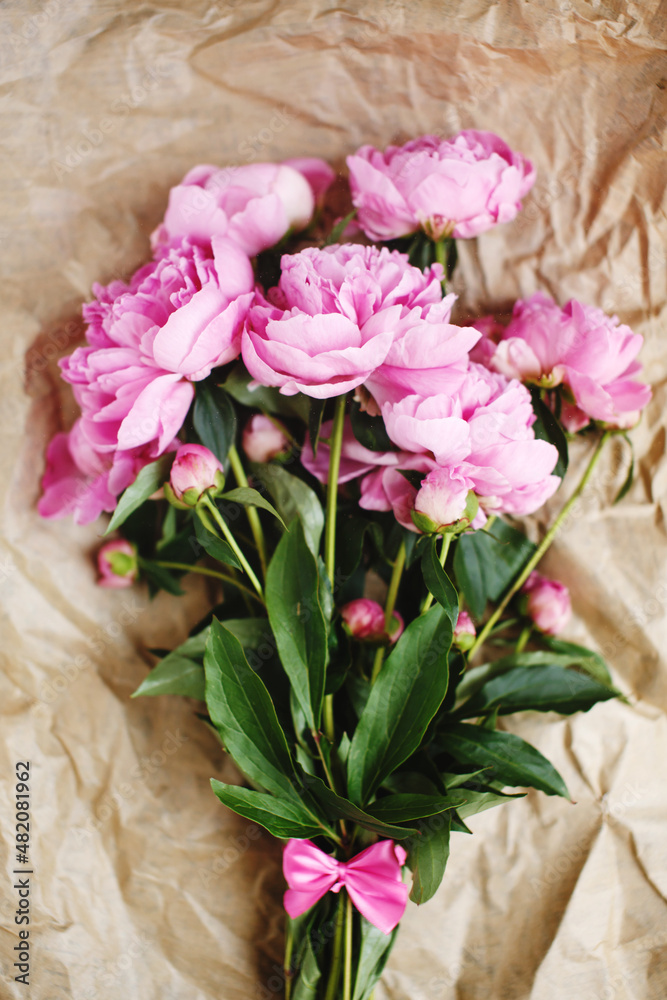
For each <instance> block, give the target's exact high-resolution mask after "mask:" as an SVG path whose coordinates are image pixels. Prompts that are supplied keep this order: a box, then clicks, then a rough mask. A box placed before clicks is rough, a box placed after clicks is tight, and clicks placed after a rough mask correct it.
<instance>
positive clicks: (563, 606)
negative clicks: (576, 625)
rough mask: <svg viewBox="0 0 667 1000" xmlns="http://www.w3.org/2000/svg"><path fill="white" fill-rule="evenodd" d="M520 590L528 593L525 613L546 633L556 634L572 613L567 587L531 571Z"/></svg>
mask: <svg viewBox="0 0 667 1000" xmlns="http://www.w3.org/2000/svg"><path fill="white" fill-rule="evenodd" d="M521 590H522V593H524V594H527V595H528V599H527V601H526V614H527V615H528V617H529V618H532V620H533V622H534V624H535V626H536V627H537V628H538V629H539V630H540V632H546V634H547V635H557V634H558V632H560V631H561V630H562V629H563V628H564V627H565V625H566V624H567V622H568V620H569V618H570V614H571V613H572V606H571V604H570V592H569V590H568V589H567V587H566V586H565V585H564V584H562V583H559V582H558V581H557V580H550V579H549V578H548V577H546V576H542V575H541V573H536V572H535V571H533V572H532V573H531V574H530V576H529V577H528V579H527V580H526V582H525V583H524V585H523V587H522V588H521Z"/></svg>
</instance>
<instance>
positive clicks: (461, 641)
mask: <svg viewBox="0 0 667 1000" xmlns="http://www.w3.org/2000/svg"><path fill="white" fill-rule="evenodd" d="M476 635H477V630H476V629H475V626H474V624H473V620H472V618H471V617H470V615H469V614H468V612H467V611H459V617H458V619H457V622H456V626H455V628H454V645H455V646H458V647H459V649H460V650H462V651H463V652H465V651H466V650H467V649H470V647H471V646H472V644H473V643H474V641H475V636H476Z"/></svg>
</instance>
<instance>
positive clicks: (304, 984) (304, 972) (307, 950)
mask: <svg viewBox="0 0 667 1000" xmlns="http://www.w3.org/2000/svg"><path fill="white" fill-rule="evenodd" d="M321 978H322V973H321V971H320V967H319V965H318V964H317V958H316V956H315V952H314V951H313V943H312V941H311V939H310V935H309V934H308V935H306V941H305V945H304V949H303V954H302V956H301V965H300V967H299V973H298V979H297V980H296V983H295V985H294V989H293V990H292V1000H317V995H318V991H317V984H318V983H319V981H320V979H321Z"/></svg>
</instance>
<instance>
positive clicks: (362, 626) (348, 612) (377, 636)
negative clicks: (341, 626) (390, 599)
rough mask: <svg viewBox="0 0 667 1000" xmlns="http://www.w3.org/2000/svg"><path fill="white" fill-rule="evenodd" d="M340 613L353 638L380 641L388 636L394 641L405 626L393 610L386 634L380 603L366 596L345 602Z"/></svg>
mask: <svg viewBox="0 0 667 1000" xmlns="http://www.w3.org/2000/svg"><path fill="white" fill-rule="evenodd" d="M340 613H341V616H342V618H343V621H344V622H345V628H346V630H347V632H348V633H349V635H351V636H352V638H353V639H359V640H367V641H369V642H380V641H382V640H383V639H386V638H387V637H388V638H389V639H390V641H391V642H396V640H397V639H398V637H399V636H400V635H401V633H402V632H403V629H404V628H405V625H404V622H403V619H402V617H401V616H400V615H399V614H398V612H396V611H395V612H394V614H393V616H392V623H391V627H390V629H389V634H388V636H387V633H386V631H385V627H384V609H383V607H382V605H380V604H378V602H377V601H371V600H370V599H369V598H367V597H360V598H358V599H357V600H356V601H350V602H349V604H345V605H344V606H343V607H342V608H341V609H340Z"/></svg>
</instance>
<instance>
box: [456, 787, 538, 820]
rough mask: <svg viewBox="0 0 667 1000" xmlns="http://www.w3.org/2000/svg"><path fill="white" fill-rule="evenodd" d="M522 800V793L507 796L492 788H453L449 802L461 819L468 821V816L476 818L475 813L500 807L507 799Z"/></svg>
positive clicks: (523, 795) (523, 796)
mask: <svg viewBox="0 0 667 1000" xmlns="http://www.w3.org/2000/svg"><path fill="white" fill-rule="evenodd" d="M523 798H525V793H524V792H519V793H518V794H515V795H507V794H505V793H503V792H499V791H496V790H495V789H493V788H481V789H476V788H475V789H473V788H454V789H452V794H451V801H452V803H453V804H454V805H455V806H456V812H457V815H458V816H459V817H460V818H461V819H468V817H469V816H476V815H477V813H481V812H485V811H486V810H487V809H493V807H494V806H501V805H503V803H505V802H507V801H509V799H523Z"/></svg>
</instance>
